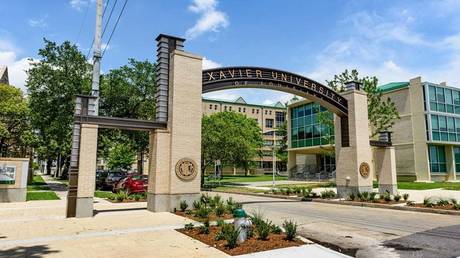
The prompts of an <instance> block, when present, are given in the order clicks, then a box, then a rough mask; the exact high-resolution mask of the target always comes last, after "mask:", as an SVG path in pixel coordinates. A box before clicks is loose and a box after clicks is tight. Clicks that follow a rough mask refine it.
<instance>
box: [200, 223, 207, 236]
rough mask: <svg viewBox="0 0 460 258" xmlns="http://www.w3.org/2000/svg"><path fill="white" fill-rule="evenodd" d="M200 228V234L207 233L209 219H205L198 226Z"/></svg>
mask: <svg viewBox="0 0 460 258" xmlns="http://www.w3.org/2000/svg"><path fill="white" fill-rule="evenodd" d="M199 229H200V234H206V235H207V234H209V220H205V221H204V222H203V225H201V226H200V227H199Z"/></svg>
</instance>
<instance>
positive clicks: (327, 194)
mask: <svg viewBox="0 0 460 258" xmlns="http://www.w3.org/2000/svg"><path fill="white" fill-rule="evenodd" d="M335 196H336V193H335V192H334V191H333V190H324V191H322V192H321V198H322V199H333V198H335Z"/></svg>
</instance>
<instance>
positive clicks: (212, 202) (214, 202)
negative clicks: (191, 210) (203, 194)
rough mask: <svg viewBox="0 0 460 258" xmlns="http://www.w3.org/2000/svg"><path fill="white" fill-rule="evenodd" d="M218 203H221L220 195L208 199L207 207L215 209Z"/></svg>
mask: <svg viewBox="0 0 460 258" xmlns="http://www.w3.org/2000/svg"><path fill="white" fill-rule="evenodd" d="M220 203H222V198H221V197H220V195H216V196H214V197H210V198H209V207H211V208H213V209H214V208H215V207H217V206H218V205H219V204H220Z"/></svg>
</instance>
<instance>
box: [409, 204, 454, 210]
mask: <svg viewBox="0 0 460 258" xmlns="http://www.w3.org/2000/svg"><path fill="white" fill-rule="evenodd" d="M411 207H417V208H429V209H440V210H454V211H458V210H456V209H455V208H454V205H453V204H448V205H437V204H434V205H433V206H432V207H428V206H425V205H423V203H416V204H414V205H412V206H411Z"/></svg>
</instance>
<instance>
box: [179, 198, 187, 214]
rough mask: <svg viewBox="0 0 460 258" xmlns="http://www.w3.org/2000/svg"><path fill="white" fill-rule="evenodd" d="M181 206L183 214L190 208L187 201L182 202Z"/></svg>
mask: <svg viewBox="0 0 460 258" xmlns="http://www.w3.org/2000/svg"><path fill="white" fill-rule="evenodd" d="M179 206H180V210H181V211H182V212H185V210H186V209H187V208H188V204H187V201H186V200H182V201H180V204H179Z"/></svg>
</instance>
